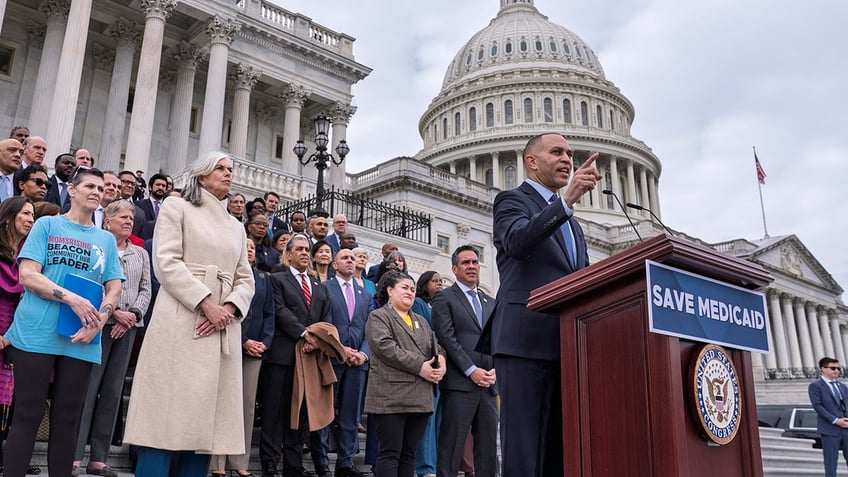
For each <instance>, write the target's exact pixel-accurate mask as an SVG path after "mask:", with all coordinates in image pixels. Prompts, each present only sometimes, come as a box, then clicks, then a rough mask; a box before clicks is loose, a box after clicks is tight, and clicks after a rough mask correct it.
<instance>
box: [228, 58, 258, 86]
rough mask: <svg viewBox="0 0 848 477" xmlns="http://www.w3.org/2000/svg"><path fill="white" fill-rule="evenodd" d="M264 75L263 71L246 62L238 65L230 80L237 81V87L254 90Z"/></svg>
mask: <svg viewBox="0 0 848 477" xmlns="http://www.w3.org/2000/svg"><path fill="white" fill-rule="evenodd" d="M261 77H262V72H261V71H258V70H254V69H253V67H252V66H248V65H246V64H244V63H239V64H237V65H236V67H235V70H234V71H233V74H231V75H230V81H232V82H233V83H235V86H236V89H246V90H248V91H250V90H252V89H253V87H254V86H256V82H257V81H259V78H261Z"/></svg>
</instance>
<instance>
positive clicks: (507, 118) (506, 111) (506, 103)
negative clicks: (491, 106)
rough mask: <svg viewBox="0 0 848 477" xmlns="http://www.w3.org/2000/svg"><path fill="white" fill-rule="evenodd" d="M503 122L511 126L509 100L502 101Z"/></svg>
mask: <svg viewBox="0 0 848 477" xmlns="http://www.w3.org/2000/svg"><path fill="white" fill-rule="evenodd" d="M504 122H505V123H506V124H512V100H511V99H508V100H506V101H504Z"/></svg>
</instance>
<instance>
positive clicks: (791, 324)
mask: <svg viewBox="0 0 848 477" xmlns="http://www.w3.org/2000/svg"><path fill="white" fill-rule="evenodd" d="M780 304H781V305H782V308H781V310H782V313H783V324H784V326H786V337H787V338H788V339H789V359H790V362H791V363H792V376H794V377H801V368H803V365H802V364H801V350H800V347H799V346H798V331H797V330H796V328H795V314H794V313H793V311H792V297H791V296H789V295H783V296H781V297H780Z"/></svg>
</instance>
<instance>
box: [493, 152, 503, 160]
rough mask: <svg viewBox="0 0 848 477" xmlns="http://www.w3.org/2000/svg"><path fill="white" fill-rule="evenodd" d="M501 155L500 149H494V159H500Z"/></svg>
mask: <svg viewBox="0 0 848 477" xmlns="http://www.w3.org/2000/svg"><path fill="white" fill-rule="evenodd" d="M500 157H501V153H500V151H492V159H498V158H500Z"/></svg>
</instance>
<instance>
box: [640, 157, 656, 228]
mask: <svg viewBox="0 0 848 477" xmlns="http://www.w3.org/2000/svg"><path fill="white" fill-rule="evenodd" d="M639 185H640V186H641V188H642V203H641V204H639V205H641V206H642V207H644V208H646V209H649V210H653V209H651V206H652V205H653V202H651V197H650V195H649V194H648V171H647V170H646V169H645V167H644V166H641V167H639ZM639 213H640V214H642V217H650V215H651V214H649V213H648V211H647V210H640V211H639Z"/></svg>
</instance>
